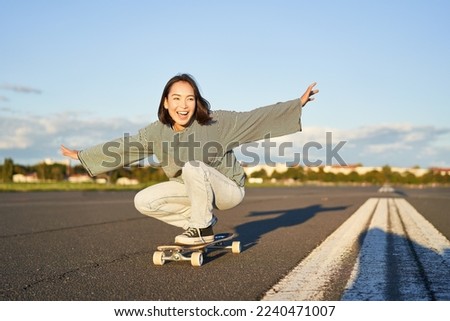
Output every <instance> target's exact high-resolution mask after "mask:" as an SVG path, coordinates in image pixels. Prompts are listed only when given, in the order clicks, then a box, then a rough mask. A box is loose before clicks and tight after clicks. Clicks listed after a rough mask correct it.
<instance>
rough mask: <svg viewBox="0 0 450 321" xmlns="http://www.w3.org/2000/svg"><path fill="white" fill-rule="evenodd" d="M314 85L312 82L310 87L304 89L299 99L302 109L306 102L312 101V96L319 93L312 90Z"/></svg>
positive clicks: (316, 90) (317, 90)
mask: <svg viewBox="0 0 450 321" xmlns="http://www.w3.org/2000/svg"><path fill="white" fill-rule="evenodd" d="M315 85H317V83H316V82H313V83H312V84H311V85H309V87H308V88H307V89H306V91H305V93H304V94H303V95H302V97H301V98H300V102H301V104H302V107H303V106H305V105H306V104H307V103H308V102H310V101H313V100H314V97H312V96H313V95H315V94H317V93H318V92H319V89H314V86H315Z"/></svg>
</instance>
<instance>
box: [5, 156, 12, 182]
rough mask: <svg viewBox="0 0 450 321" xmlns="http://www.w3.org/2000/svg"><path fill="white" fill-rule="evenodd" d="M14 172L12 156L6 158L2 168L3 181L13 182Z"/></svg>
mask: <svg viewBox="0 0 450 321" xmlns="http://www.w3.org/2000/svg"><path fill="white" fill-rule="evenodd" d="M13 174H14V162H13V160H12V159H11V158H5V161H4V163H3V168H2V179H3V183H11V182H12V177H13Z"/></svg>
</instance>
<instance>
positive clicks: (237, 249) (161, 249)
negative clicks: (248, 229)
mask: <svg viewBox="0 0 450 321" xmlns="http://www.w3.org/2000/svg"><path fill="white" fill-rule="evenodd" d="M236 237H237V234H233V233H220V234H216V235H215V236H214V241H212V242H209V243H203V244H195V245H183V244H171V245H160V246H158V247H157V251H155V252H154V253H153V264H155V265H163V264H164V263H166V261H191V265H192V266H201V265H202V264H203V254H204V253H207V252H208V250H210V249H226V250H231V252H232V253H236V254H237V253H241V242H239V241H233V242H232V243H231V245H226V244H225V242H228V241H231V240H232V239H235V238H236Z"/></svg>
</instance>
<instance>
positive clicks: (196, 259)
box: [191, 252, 203, 266]
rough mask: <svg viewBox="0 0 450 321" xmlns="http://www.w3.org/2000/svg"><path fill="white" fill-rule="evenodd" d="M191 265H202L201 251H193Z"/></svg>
mask: <svg viewBox="0 0 450 321" xmlns="http://www.w3.org/2000/svg"><path fill="white" fill-rule="evenodd" d="M191 264H192V266H202V264H203V254H202V253H201V252H194V253H192V255H191Z"/></svg>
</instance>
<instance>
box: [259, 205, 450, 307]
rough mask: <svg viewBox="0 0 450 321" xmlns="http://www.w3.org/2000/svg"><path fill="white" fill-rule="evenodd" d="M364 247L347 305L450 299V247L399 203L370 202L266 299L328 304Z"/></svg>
mask: <svg viewBox="0 0 450 321" xmlns="http://www.w3.org/2000/svg"><path fill="white" fill-rule="evenodd" d="M372 214H373V215H372ZM369 220H370V223H369ZM358 242H359V244H360V251H359V255H358V258H357V262H356V264H355V265H354V268H353V270H352V273H351V276H350V278H349V280H348V282H347V285H346V287H345V290H344V293H343V294H342V297H341V299H342V300H383V301H386V300H405V301H406V300H415V301H418V300H450V242H449V240H447V239H446V238H445V236H443V235H442V234H441V233H439V232H438V231H437V230H436V229H435V228H434V226H433V225H432V224H431V223H429V222H428V221H427V220H426V219H425V218H424V217H423V216H422V215H420V213H418V212H417V211H416V210H415V209H414V207H412V206H411V205H410V204H409V203H408V202H407V201H406V200H404V199H399V198H371V199H369V200H367V201H366V203H364V204H363V205H362V206H361V207H360V208H359V209H358V210H357V211H356V212H355V213H354V214H353V215H352V216H351V217H350V218H349V219H348V220H347V221H346V222H344V224H342V225H341V226H340V227H339V228H338V229H337V230H336V231H335V232H334V233H333V234H332V235H330V236H329V237H328V238H327V239H326V240H325V241H324V242H323V243H322V244H321V245H320V246H319V247H317V248H316V249H315V250H314V251H313V252H311V254H310V255H309V256H308V257H306V258H305V259H304V260H303V261H302V262H301V263H300V264H299V265H298V266H297V267H295V268H294V269H293V271H292V272H291V273H290V274H288V275H287V276H286V277H285V278H283V279H282V280H281V281H280V282H279V283H278V284H276V285H275V286H274V287H273V288H272V289H271V290H269V291H268V292H267V293H266V295H265V296H264V297H263V300H276V301H288V300H315V301H317V300H322V299H324V298H325V296H326V293H327V291H328V290H329V289H330V287H331V286H332V284H331V283H332V281H333V275H334V274H336V273H337V272H339V268H340V265H341V263H342V262H344V260H345V258H346V256H347V255H348V254H349V253H350V251H351V250H352V248H353V247H354V245H355V244H358Z"/></svg>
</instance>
